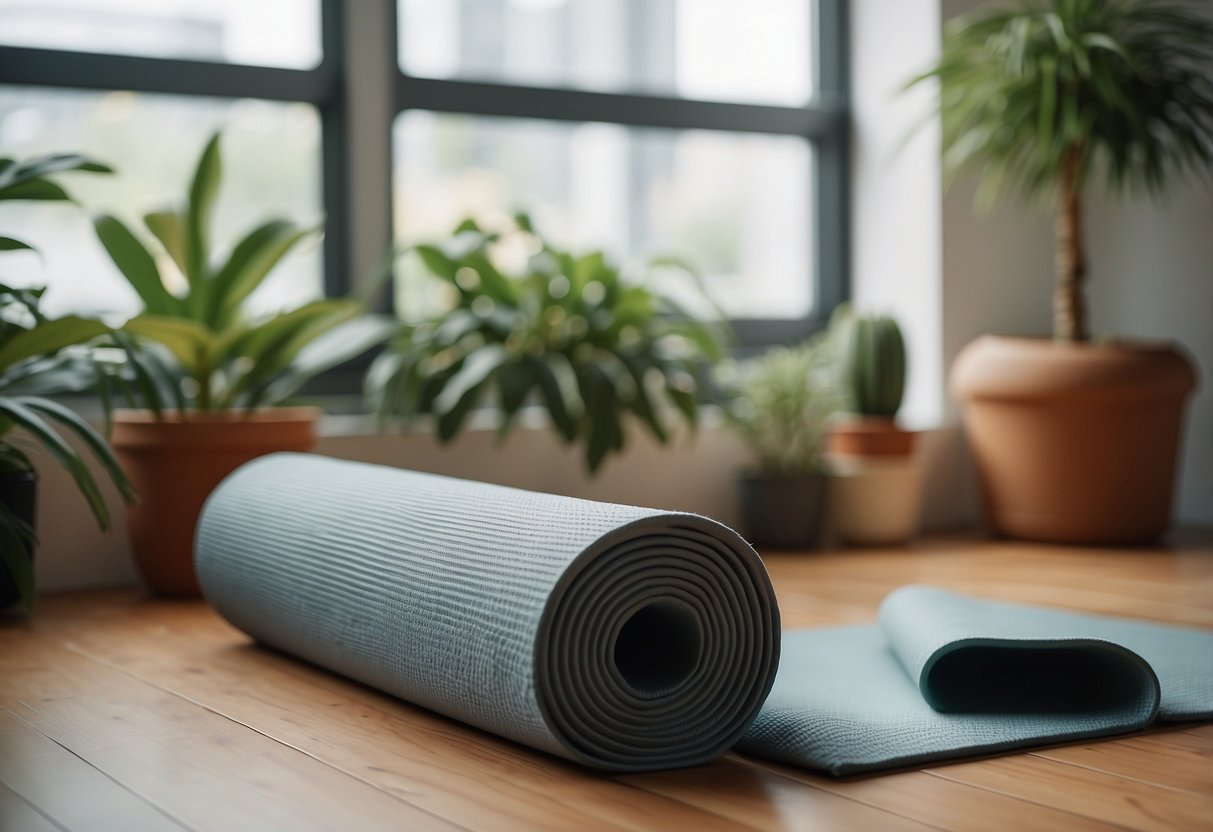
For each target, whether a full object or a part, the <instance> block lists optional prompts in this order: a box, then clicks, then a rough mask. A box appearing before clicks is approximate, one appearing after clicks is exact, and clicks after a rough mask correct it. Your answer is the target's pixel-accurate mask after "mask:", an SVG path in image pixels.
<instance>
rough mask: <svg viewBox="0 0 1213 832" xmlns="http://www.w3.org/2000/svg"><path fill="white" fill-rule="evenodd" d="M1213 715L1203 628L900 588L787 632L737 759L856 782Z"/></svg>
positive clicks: (1210, 649)
mask: <svg viewBox="0 0 1213 832" xmlns="http://www.w3.org/2000/svg"><path fill="white" fill-rule="evenodd" d="M1156 718H1158V719H1167V720H1192V719H1209V718H1213V633H1208V632H1203V631H1199V630H1192V629H1187V628H1179V627H1165V626H1161V625H1156V624H1149V623H1146V622H1138V621H1128V620H1124V619H1117V618H1108V617H1104V616H1095V615H1084V614H1080V613H1072V612H1066V611H1063V610H1057V609H1050V608H1045V607H1032V606H1023V605H1018V604H1006V603H1000V602H995V601H986V600H980V599H977V598H971V597H968V596H964V595H959V594H956V593H953V592H947V591H945V590H941V589H935V588H932V587H920V586H911V587H902V588H901V589H899V590H897V591H896V592H894V593H892V594H891V595H889V597H888V598H886V599H885V602H884V604H883V605H882V606H881V610H880V620H879V623H878V624H877V625H875V626H868V627H846V628H836V629H824V630H802V631H799V632H791V633H785V634H784V639H783V657H782V659H781V662H780V668H779V674H778V676H777V677H776V680H775V685H774V688H773V689H772V691H771V695H770V696H769V697H768V698H767V701H766V704H765V705H764V706H763V709H762V712H761V713H760V714H759V716H758V719H757V720H756V721H755V723H754V725H753V727H751V729H750V731H749V732H748V733H747V735H746V736H745V737H744V738H743V739H742V741H741V743H740V744H739V747H738V750H741V751H746V752H749V753H752V754H757V755H760V756H763V757H770V758H773V759H777V760H781V761H783V762H788V763H793V764H796V765H807V766H810V767H813V768H822V769H825V770H827V771H829V772H832V773H834V774H854V773H858V772H864V771H873V770H878V769H883V768H893V767H900V766H907V765H914V764H921V763H928V762H934V761H938V760H947V759H955V758H959V757H970V756H977V755H981V754H988V753H993V752H997V751H1003V750H1008V749H1013V748H1021V747H1026V746H1031V745H1039V744H1042V743H1049V742H1060V741H1064V740H1076V739H1082V738H1086V737H1099V736H1108V735H1112V734H1119V733H1124V732H1127V731H1132V730H1136V729H1140V728H1144V727H1146V726H1147V725H1149V724H1151V723H1152V722H1153V721H1154V720H1155V719H1156Z"/></svg>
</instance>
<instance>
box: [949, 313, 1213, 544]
mask: <svg viewBox="0 0 1213 832" xmlns="http://www.w3.org/2000/svg"><path fill="white" fill-rule="evenodd" d="M1195 386H1196V373H1195V371H1194V369H1193V367H1192V364H1191V362H1190V361H1189V360H1188V359H1186V358H1185V357H1184V356H1183V355H1181V354H1180V353H1179V352H1178V351H1177V350H1176V349H1174V348H1172V347H1170V346H1166V345H1159V346H1154V345H1144V344H1124V343H1117V344H1065V343H1056V342H1053V341H1046V340H1040V339H1029V338H996V337H991V336H986V337H983V338H979V339H977V340H976V341H974V342H973V343H971V344H969V345H968V346H967V347H965V349H964V350H962V351H961V353H960V356H959V357H958V358H957V359H956V363H955V364H954V365H953V368H952V387H953V390H954V391H955V392H956V394H957V395H958V396H959V397H960V399H961V400H962V402H963V404H964V420H965V431H966V433H967V435H968V438H969V443H970V445H971V447H972V449H973V454H974V457H975V459H976V462H977V470H978V473H979V475H980V477H981V483H982V489H983V498H984V502H985V509H986V513H987V516H988V519H989V522H990V524H991V526H992V527H993V528H994V530H995V531H996V532H998V533H1000V534H1003V535H1007V536H1010V537H1018V538H1024V539H1028V540H1042V541H1054V542H1062V543H1089V544H1130V543H1149V542H1153V541H1155V540H1157V539H1158V537H1159V536H1160V535H1161V534H1162V533H1163V532H1164V531H1165V530H1166V528H1167V524H1168V522H1169V520H1170V516H1171V497H1172V493H1173V490H1174V484H1175V462H1176V456H1177V452H1178V449H1179V440H1180V434H1181V430H1182V425H1183V413H1184V404H1185V402H1186V400H1187V398H1188V395H1189V393H1191V391H1192V389H1193V388H1194V387H1195Z"/></svg>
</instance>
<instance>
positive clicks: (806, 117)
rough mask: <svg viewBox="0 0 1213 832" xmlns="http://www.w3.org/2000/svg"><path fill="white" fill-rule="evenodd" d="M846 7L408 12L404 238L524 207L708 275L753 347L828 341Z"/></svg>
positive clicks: (398, 148) (841, 203) (400, 96)
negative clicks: (818, 338)
mask: <svg viewBox="0 0 1213 832" xmlns="http://www.w3.org/2000/svg"><path fill="white" fill-rule="evenodd" d="M842 6H843V4H842V3H841V2H840V0H817V2H813V0H752V1H751V2H747V3H744V4H739V3H735V2H732V1H731V0H397V13H398V18H397V43H398V49H399V52H398V56H397V62H398V64H399V67H400V69H401V74H400V77H399V78H398V79H397V90H396V104H397V107H398V109H399V115H398V117H397V119H396V122H395V125H394V129H393V144H392V147H393V185H394V193H393V200H392V201H393V207H394V212H393V213H394V231H395V234H396V237H397V239H398V240H400V241H403V242H412V241H415V240H418V239H423V238H427V237H433V236H434V235H436V234H441V233H443V232H444V230H447V229H449V228H451V227H453V225H454V223H455V222H456V221H457V219H458V218H459V217H460V216H462V215H464V214H467V213H473V214H479V215H485V214H489V215H491V214H492V213H494V212H499V213H503V212H505V211H508V210H512V209H517V208H522V209H525V210H527V211H528V212H530V213H531V214H532V215H533V217H534V218H535V220H536V221H537V223H538V225H539V226H540V229H541V230H542V231H544V232H545V233H546V234H549V235H551V236H553V237H554V238H555V239H556V240H557V241H558V242H559V243H561V244H564V245H568V246H573V247H584V246H593V247H603V248H605V249H607V250H608V251H609V252H610V253H612V254H613V255H615V256H616V257H618V258H621V259H624V260H628V259H633V258H637V257H640V256H642V255H649V254H672V255H676V256H678V257H680V258H682V259H684V260H686V261H687V262H690V263H691V264H693V265H694V266H696V268H697V269H698V270H699V271H700V272H701V273H702V275H703V276H704V278H705V283H706V284H707V287H708V289H709V291H710V292H711V294H712V296H713V298H714V299H715V300H716V301H717V302H718V303H719V304H720V305H721V306H722V307H723V308H724V309H725V310H726V311H727V312H728V314H729V315H730V316H731V317H733V318H734V320H735V324H736V328H737V331H738V335H739V337H740V339H741V341H742V342H743V343H750V344H762V343H771V342H773V341H780V340H790V339H794V338H797V337H801V336H803V335H806V334H808V333H809V332H812V331H814V330H815V329H817V328H819V327H820V326H821V325H822V323H823V322H824V320H825V319H826V318H827V317H828V315H829V312H830V311H831V310H832V308H833V306H834V305H835V304H836V303H837V302H838V301H839V300H841V298H842V297H843V294H844V292H845V287H846V262H845V251H846V242H845V226H846V223H845V217H846V200H845V197H846V136H847V132H846V118H845V83H844V73H843V59H844V55H843V49H842V47H841V44H842V43H843V42H844V40H845V38H844V28H843V20H842V18H841V15H842ZM408 284H409V281H408V280H407V279H406V280H404V281H402V285H401V286H400V287H398V301H399V302H400V303H401V304H404V305H407V304H408V303H409V301H410V298H413V299H414V300H416V299H417V298H418V297H419V294H420V293H419V292H417V291H416V290H415V287H410V286H409V285H408Z"/></svg>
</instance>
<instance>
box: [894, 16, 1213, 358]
mask: <svg viewBox="0 0 1213 832" xmlns="http://www.w3.org/2000/svg"><path fill="white" fill-rule="evenodd" d="M1211 67H1213V22H1211V21H1210V19H1209V18H1208V17H1205V16H1202V15H1200V14H1198V13H1196V11H1195V9H1194V6H1193V4H1191V3H1187V4H1185V3H1176V2H1168V1H1167V0H1024V1H1023V2H1019V3H1016V4H1015V5H1013V6H1011V7H1003V8H998V9H993V10H981V11H979V12H975V13H973V14H971V15H965V16H961V17H958V18H956V19H954V20H952V21H949V23H948V24H947V27H946V29H945V32H944V40H943V50H942V54H941V55H940V58H939V61H938V62H937V63H936V64H935V65H934V66H933V67H932V68H931V69H930V70H929V71H927V72H926V73H924V74H923V75H921V76H919V77H918V78H916V79H914V80H913V81H911V85H914V84H918V83H921V82H923V81H926V80H928V79H938V80H939V82H940V111H941V115H942V134H943V135H942V138H943V147H944V161H945V164H946V166H947V168H948V169H949V170H950V171H952V172H956V171H960V170H966V169H977V170H980V173H981V177H980V182H979V190H978V197H979V201H981V202H985V203H988V202H990V201H991V200H992V199H993V198H994V197H995V196H996V195H997V194H998V193H1000V192H1001V191H1003V190H1004V188H1008V187H1009V188H1017V189H1019V190H1021V191H1023V192H1025V193H1027V194H1029V195H1033V196H1041V195H1049V196H1054V197H1056V200H1057V215H1056V216H1057V219H1056V228H1057V240H1058V248H1057V286H1056V292H1055V295H1054V333H1055V335H1056V337H1057V338H1059V339H1061V340H1066V341H1083V340H1086V339H1087V338H1088V337H1089V334H1088V328H1087V312H1086V303H1085V299H1084V294H1083V284H1084V281H1085V278H1086V273H1087V258H1086V254H1085V250H1084V245H1083V230H1082V192H1083V186H1084V184H1085V183H1086V182H1087V181H1088V180H1089V179H1090V178H1091V176H1092V175H1093V174H1096V173H1102V174H1103V175H1104V178H1105V179H1106V180H1107V182H1108V184H1109V185H1110V186H1111V188H1112V189H1114V190H1115V189H1119V188H1121V187H1122V186H1124V185H1129V184H1140V185H1144V186H1145V187H1146V188H1147V189H1148V190H1149V191H1151V192H1153V193H1161V192H1162V191H1163V190H1164V189H1165V187H1166V186H1167V185H1168V184H1169V183H1170V182H1172V181H1173V180H1174V179H1175V178H1177V177H1178V176H1180V175H1182V174H1184V173H1185V172H1190V173H1196V172H1198V171H1201V170H1204V169H1206V168H1207V167H1208V165H1209V163H1210V160H1211V159H1213V69H1211Z"/></svg>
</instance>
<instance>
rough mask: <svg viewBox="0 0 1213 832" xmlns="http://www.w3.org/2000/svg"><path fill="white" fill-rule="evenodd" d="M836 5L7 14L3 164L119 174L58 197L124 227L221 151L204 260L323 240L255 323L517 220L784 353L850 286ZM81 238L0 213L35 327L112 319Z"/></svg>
mask: <svg viewBox="0 0 1213 832" xmlns="http://www.w3.org/2000/svg"><path fill="white" fill-rule="evenodd" d="M844 5H845V4H844V3H843V2H842V0H816V1H815V2H814V0H752V2H748V3H745V4H738V3H734V2H731V0H357V2H353V0H347V2H341V0H215V2H208V3H202V4H200V3H196V2H192V0H0V19H2V20H3V21H4V25H2V26H0V149H2V151H3V155H18V156H24V155H28V154H31V153H37V152H41V151H46V150H78V151H83V152H87V153H90V154H93V155H95V156H97V157H98V158H101V159H103V160H105V161H108V162H110V163H112V164H113V165H114V166H115V167H116V168H117V169H118V171H119V175H118V176H116V177H105V178H90V177H87V176H79V177H76V178H75V179H73V180H70V181H71V184H72V186H73V190H74V191H75V193H76V194H78V196H79V197H80V199H81V201H82V202H83V203H84V205H85V206H86V208H88V209H89V210H90V211H94V210H107V211H113V212H115V213H117V214H119V215H120V216H123V217H124V218H126V219H128V220H131V221H137V219H138V218H137V213H138V212H141V211H145V210H151V209H153V208H157V207H160V205H161V204H162V203H164V202H165V201H167V200H169V199H179V198H180V196H181V194H182V193H183V192H184V188H185V184H186V183H185V180H186V177H187V176H188V173H189V169H190V166H191V165H192V163H193V161H194V160H195V158H196V155H197V153H198V152H199V150H200V148H201V144H202V142H203V141H204V139H205V137H206V135H207V134H208V133H209V132H210V131H211V130H213V129H215V128H216V127H217V126H220V125H223V126H224V127H225V155H226V158H227V165H226V174H225V183H224V191H223V196H222V197H221V200H222V204H221V206H220V209H219V215H220V219H221V220H222V221H225V222H227V223H229V227H228V228H227V229H224V228H220V229H219V239H220V244H222V243H223V242H224V232H225V231H226V232H228V233H231V232H234V231H235V230H236V229H237V228H243V227H246V226H247V225H249V224H250V223H252V222H255V221H256V220H257V219H259V218H260V217H261V216H262V215H264V214H267V213H273V214H279V215H286V216H290V217H291V218H293V219H295V220H296V221H299V222H302V223H314V222H316V221H317V220H318V218H319V217H320V216H324V225H325V232H326V233H325V236H324V240H323V243H322V244H318V245H316V246H314V247H312V248H311V249H309V250H303V251H300V252H298V253H297V254H295V255H292V258H291V259H290V260H288V261H287V262H286V263H285V264H284V266H283V267H282V270H281V271H280V272H279V273H278V274H277V276H276V277H275V278H274V279H273V280H272V281H271V282H270V283H268V284H267V285H266V287H265V288H264V290H263V291H262V292H260V293H259V294H258V296H257V297H256V299H255V302H256V303H257V304H258V306H259V308H261V309H263V310H269V309H273V308H279V307H282V306H286V305H294V304H297V303H299V302H301V301H303V300H305V299H307V298H310V297H315V296H319V295H321V294H325V293H327V294H337V293H344V292H346V291H348V290H349V289H350V288H351V285H352V284H353V283H354V282H356V279H357V278H356V276H357V275H359V274H360V273H361V272H363V271H365V269H366V268H367V267H368V266H369V264H370V263H373V262H374V261H375V260H376V259H377V258H378V256H379V255H380V253H381V252H382V250H383V249H384V247H386V245H387V244H388V243H389V242H390V238H391V237H393V236H394V237H395V238H396V239H398V240H403V241H414V240H418V239H422V238H427V237H432V236H435V235H441V234H443V233H445V232H446V231H448V230H449V229H450V228H451V227H452V226H453V224H454V222H455V221H456V219H457V218H459V217H460V216H462V215H463V214H465V213H468V212H478V213H491V212H494V211H505V210H510V209H514V208H519V207H521V208H526V209H527V210H529V211H530V212H531V213H532V214H533V215H534V216H535V218H536V220H537V222H539V223H540V224H541V228H542V229H543V230H544V231H545V232H546V233H549V234H550V235H551V236H553V237H554V238H555V239H556V240H557V241H559V242H561V243H562V244H566V245H570V246H573V247H578V248H580V247H589V246H593V247H603V248H606V249H607V250H608V251H610V252H611V253H612V254H614V255H616V256H618V257H620V258H622V259H629V258H634V257H637V256H639V255H643V254H658V253H661V254H675V255H679V256H681V257H683V258H684V259H687V260H688V261H690V262H692V263H695V264H696V265H697V266H698V268H699V269H700V271H701V272H702V273H703V274H704V276H705V278H706V280H707V282H708V285H709V288H710V290H711V291H712V293H713V296H714V297H715V298H716V299H717V300H718V301H719V302H720V303H721V304H722V305H723V306H724V307H725V308H726V309H727V310H728V311H729V313H730V314H731V315H733V316H735V317H736V328H737V331H738V335H739V337H740V339H741V341H742V342H743V343H749V344H762V343H772V342H775V341H784V340H791V339H794V338H798V337H801V336H803V335H805V334H808V333H809V332H812V331H814V330H815V329H817V328H819V327H820V326H821V325H822V324H823V323H824V320H825V318H826V317H827V316H828V314H829V312H830V310H831V309H832V307H833V306H834V305H835V304H836V303H837V302H838V301H839V300H840V299H841V298H842V297H843V296H844V293H845V287H846V273H847V269H846V256H845V255H846V240H845V232H846V222H845V218H846V211H847V206H846V164H847V160H846V135H847V134H846V109H845V104H846V98H845V77H844V75H845V73H844V72H843V67H844V57H845V55H844V48H843V46H842V44H843V43H844V42H845V31H844V21H843V19H842V11H843V6H844ZM379 35H382V36H379ZM254 194H255V195H256V199H255V200H253V199H251V198H246V197H251V196H252V195H254ZM254 206H255V207H254ZM84 214H85V212H82V211H79V210H72V209H70V208H68V207H65V206H61V205H45V206H43V205H34V206H32V207H31V205H29V204H22V205H20V206H18V205H9V206H0V227H4V228H7V229H9V230H11V231H12V232H13V233H15V234H19V235H21V236H23V237H26V238H29V239H31V240H32V241H33V242H35V243H36V244H37V243H40V244H41V247H42V248H43V250H44V258H45V259H44V260H43V261H41V262H39V261H37V260H36V259H35V258H16V257H14V258H9V261H8V263H7V264H6V278H7V279H9V280H20V281H23V282H27V283H28V282H42V281H48V282H49V283H50V290H49V293H48V306H49V308H50V309H51V310H52V311H53V312H55V313H62V312H65V311H69V310H87V311H92V312H102V311H110V312H114V313H125V312H129V311H130V310H131V309H133V308H134V305H135V299H134V298H133V297H131V296H130V295H129V293H128V292H127V290H126V287H125V285H124V284H123V282H122V281H121V280H120V279H119V278H118V276H117V275H116V274H115V272H114V270H113V267H112V266H111V265H110V264H109V262H108V260H107V258H106V257H105V255H104V252H103V251H102V249H101V248H100V246H99V245H98V244H97V243H96V241H95V240H94V238H93V235H92V232H91V229H90V228H89V224H88V221H87V218H86V216H85V215H84ZM227 242H229V243H230V239H228V240H227ZM412 291H413V290H412V289H411V288H410V286H409V284H408V281H407V280H404V281H401V285H400V287H399V289H398V291H397V293H396V295H395V298H394V299H385V303H391V302H392V300H394V301H395V303H396V304H397V306H398V307H400V308H401V309H404V308H407V307H408V306H409V305H410V304H413V303H415V302H416V298H414V297H413V296H412V295H411V294H410V293H411V292H412ZM348 386H349V388H350V389H353V386H354V385H353V379H351V380H350V384H349V385H348Z"/></svg>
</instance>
